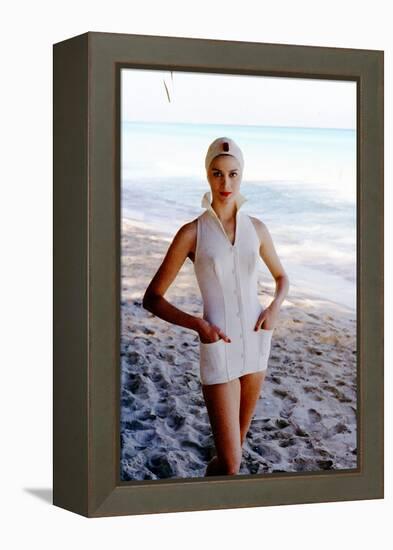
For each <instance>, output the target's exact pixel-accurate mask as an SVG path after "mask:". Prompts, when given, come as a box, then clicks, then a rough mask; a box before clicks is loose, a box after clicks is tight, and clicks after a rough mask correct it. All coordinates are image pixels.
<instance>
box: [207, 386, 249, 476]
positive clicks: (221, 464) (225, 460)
mask: <svg viewBox="0 0 393 550" xmlns="http://www.w3.org/2000/svg"><path fill="white" fill-rule="evenodd" d="M202 392H203V397H204V399H205V403H206V408H207V412H208V415H209V420H210V424H211V427H212V431H213V438H214V444H215V447H216V451H217V456H215V457H213V458H212V460H211V461H210V462H209V464H208V467H207V469H206V473H205V476H212V475H235V474H237V473H238V471H239V468H240V462H241V454H242V453H241V445H240V425H239V410H240V409H239V407H240V381H239V379H238V378H236V379H235V380H231V381H230V382H225V383H224V384H212V385H208V386H205V385H202Z"/></svg>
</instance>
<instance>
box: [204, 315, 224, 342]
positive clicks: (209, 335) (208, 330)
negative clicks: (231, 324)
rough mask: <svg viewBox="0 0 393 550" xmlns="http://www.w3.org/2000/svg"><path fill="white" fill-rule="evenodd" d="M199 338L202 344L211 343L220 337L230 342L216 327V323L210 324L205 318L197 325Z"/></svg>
mask: <svg viewBox="0 0 393 550" xmlns="http://www.w3.org/2000/svg"><path fill="white" fill-rule="evenodd" d="M198 334H199V340H200V341H201V342H202V344H212V343H213V342H218V340H220V338H222V339H223V340H225V342H230V341H231V340H230V338H228V336H227V335H226V334H225V333H224V332H223V331H222V330H221V329H220V327H218V326H217V325H212V324H210V323H209V322H208V321H206V320H205V319H201V320H200V323H199V327H198Z"/></svg>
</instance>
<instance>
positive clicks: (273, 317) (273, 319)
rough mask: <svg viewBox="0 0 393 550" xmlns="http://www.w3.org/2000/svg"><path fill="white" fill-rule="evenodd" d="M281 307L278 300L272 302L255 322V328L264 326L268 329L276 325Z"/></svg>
mask: <svg viewBox="0 0 393 550" xmlns="http://www.w3.org/2000/svg"><path fill="white" fill-rule="evenodd" d="M279 311H280V308H279V306H278V304H277V303H276V302H272V303H271V304H270V305H269V306H268V307H267V308H266V309H264V310H263V311H262V313H261V314H260V315H259V317H258V320H257V322H256V324H255V327H254V330H259V329H260V328H264V329H266V330H272V329H274V328H275V327H276V324H277V319H278V314H279Z"/></svg>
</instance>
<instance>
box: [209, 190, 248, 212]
mask: <svg viewBox="0 0 393 550" xmlns="http://www.w3.org/2000/svg"><path fill="white" fill-rule="evenodd" d="M247 200H248V199H247V198H246V197H245V196H244V195H242V194H241V193H240V191H239V193H238V194H237V197H236V206H237V211H239V209H240V208H241V206H242V204H243V203H245V202H246V201H247ZM211 203H212V192H211V191H206V193H205V194H204V195H203V197H202V201H201V206H202V207H203V208H206V209H207V210H208V211H210V213H211V214H213V215H214V216H216V217H217V214H216V212H215V210H214V208H213V207H212V205H211Z"/></svg>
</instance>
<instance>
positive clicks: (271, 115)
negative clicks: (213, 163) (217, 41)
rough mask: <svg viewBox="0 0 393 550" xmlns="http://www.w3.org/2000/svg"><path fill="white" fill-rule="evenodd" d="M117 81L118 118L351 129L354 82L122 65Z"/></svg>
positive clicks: (354, 105) (353, 106) (146, 120)
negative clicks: (119, 101)
mask: <svg viewBox="0 0 393 550" xmlns="http://www.w3.org/2000/svg"><path fill="white" fill-rule="evenodd" d="M164 82H165V84H164ZM121 83H122V89H121V93H122V96H121V97H122V120H123V121H133V122H136V121H138V122H141V121H145V122H172V123H176V122H182V123H188V124H230V125H234V124H239V125H256V126H291V127H305V128H345V129H352V130H354V129H356V83H355V82H353V81H342V80H322V79H306V78H287V77H270V76H269V77H265V76H253V75H252V76H251V75H227V74H217V73H196V72H182V71H174V72H173V80H172V77H171V73H170V71H157V70H141V69H128V68H127V69H122V70H121ZM165 86H166V87H165ZM168 94H169V97H170V101H169V100H168Z"/></svg>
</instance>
